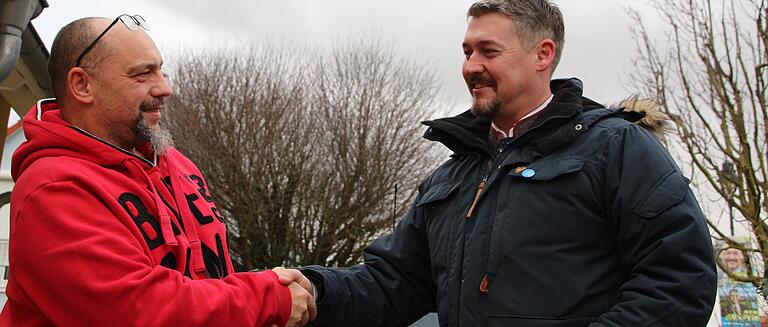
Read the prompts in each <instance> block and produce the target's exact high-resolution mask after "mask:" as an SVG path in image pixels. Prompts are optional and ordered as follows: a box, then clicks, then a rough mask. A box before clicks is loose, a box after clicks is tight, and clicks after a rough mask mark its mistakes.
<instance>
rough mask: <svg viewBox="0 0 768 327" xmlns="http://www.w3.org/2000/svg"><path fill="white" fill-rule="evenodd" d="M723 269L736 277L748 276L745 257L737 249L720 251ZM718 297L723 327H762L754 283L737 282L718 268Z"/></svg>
mask: <svg viewBox="0 0 768 327" xmlns="http://www.w3.org/2000/svg"><path fill="white" fill-rule="evenodd" d="M718 260H720V262H721V264H722V266H723V269H725V270H727V271H729V272H731V273H732V274H735V275H743V276H746V275H747V273H746V271H747V265H746V263H745V260H744V255H743V253H742V252H741V251H740V250H737V249H733V248H730V249H725V250H723V251H720V255H719V257H718ZM717 273H718V283H717V286H718V291H717V293H718V296H719V297H720V317H721V322H722V326H723V327H728V326H734V327H736V326H738V327H747V326H754V327H760V325H761V324H760V310H759V308H758V305H757V303H758V302H757V289H756V288H755V286H754V285H752V283H743V282H737V281H735V280H733V279H732V278H730V277H729V276H728V274H726V273H725V272H724V271H723V270H721V269H720V267H718V272H717Z"/></svg>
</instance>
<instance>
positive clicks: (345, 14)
mask: <svg viewBox="0 0 768 327" xmlns="http://www.w3.org/2000/svg"><path fill="white" fill-rule="evenodd" d="M639 1H642V0H610V1H606V0H578V1H577V0H559V1H558V0H556V1H555V2H556V3H557V4H558V5H559V6H560V8H561V10H562V11H563V15H564V16H565V25H566V37H565V39H566V47H565V52H564V53H563V58H562V60H561V64H560V66H559V67H558V70H557V71H556V72H555V76H556V77H579V78H581V79H582V80H583V81H584V83H585V89H586V90H585V93H586V95H587V96H589V97H591V98H593V99H594V100H596V101H598V102H601V103H604V104H610V103H614V102H617V101H618V100H621V99H623V98H625V97H626V96H627V95H629V94H631V93H634V92H633V91H632V90H628V89H627V87H626V84H627V83H626V82H625V81H626V79H627V78H626V76H627V74H629V73H631V72H632V57H633V51H634V43H633V41H632V39H631V37H630V32H629V25H630V23H631V22H630V20H629V18H628V16H627V14H626V8H627V7H629V6H632V7H634V8H639V9H640V10H641V11H642V12H645V13H648V16H649V19H650V16H651V14H653V12H652V11H651V10H648V8H647V7H646V6H643V5H642V4H641V3H639ZM473 2H474V1H473V0H450V1H446V0H368V1H359V0H325V1H310V0H281V1H254V0H218V1H208V0H183V1H181V0H162V1H150V0H133V1H96V0H66V1H65V0H49V1H48V3H49V4H50V7H49V8H46V9H45V10H44V11H43V12H42V14H41V15H40V16H39V17H37V18H36V19H35V20H33V25H34V26H35V28H36V29H37V31H38V33H39V34H40V36H41V38H42V39H43V41H44V42H45V43H46V45H47V46H48V47H49V48H50V44H51V41H52V40H53V38H54V36H55V34H56V32H57V31H58V30H59V28H61V27H62V26H64V25H65V24H67V23H68V22H70V21H72V20H75V19H77V18H81V17H89V16H101V17H109V18H112V17H116V16H118V15H119V14H123V13H127V14H140V15H142V16H143V17H144V18H145V19H146V20H147V21H148V22H149V24H150V25H151V29H152V30H151V31H150V32H149V34H150V35H151V36H152V37H153V39H154V40H155V42H156V43H157V45H158V47H159V48H160V50H161V52H162V53H163V55H164V57H165V58H166V61H169V60H171V61H172V58H173V55H174V54H178V53H179V51H181V49H184V48H187V47H211V46H215V45H216V44H221V43H222V42H224V41H226V42H229V43H230V44H231V43H232V42H251V41H255V42H287V43H288V44H297V45H302V46H303V45H311V46H327V45H329V44H332V43H333V42H336V41H338V40H340V39H344V38H348V37H353V38H354V37H365V36H366V35H377V36H378V37H379V38H381V39H382V40H383V41H385V42H388V43H389V44H391V45H392V46H393V47H395V48H394V49H393V50H394V51H395V52H396V53H397V54H399V55H402V56H407V57H409V58H411V59H413V60H414V61H416V62H418V63H420V64H424V65H427V66H428V67H430V68H433V69H435V70H436V71H437V74H436V75H437V77H438V78H439V80H440V82H441V83H442V84H443V86H444V91H445V94H446V95H447V97H449V98H450V99H451V100H450V104H446V106H448V107H449V108H447V111H450V112H453V113H457V112H460V111H462V110H463V109H466V108H468V106H469V103H470V97H469V94H468V92H467V90H466V87H465V85H464V82H463V80H462V78H461V73H460V68H461V63H462V60H463V55H462V49H461V42H462V40H463V37H464V32H465V29H466V16H465V14H466V10H467V8H468V7H469V6H470V4H472V3H473ZM651 26H653V24H651ZM296 55H301V52H299V51H297V53H296Z"/></svg>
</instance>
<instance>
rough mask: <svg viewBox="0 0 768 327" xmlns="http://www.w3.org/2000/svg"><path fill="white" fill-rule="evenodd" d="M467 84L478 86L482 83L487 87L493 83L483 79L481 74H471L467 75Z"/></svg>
mask: <svg viewBox="0 0 768 327" xmlns="http://www.w3.org/2000/svg"><path fill="white" fill-rule="evenodd" d="M467 82H469V83H472V84H480V83H482V84H489V85H490V84H492V83H493V81H491V80H489V79H487V78H485V77H483V75H482V74H472V75H469V76H468V77H467Z"/></svg>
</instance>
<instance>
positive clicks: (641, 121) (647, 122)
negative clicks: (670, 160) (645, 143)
mask: <svg viewBox="0 0 768 327" xmlns="http://www.w3.org/2000/svg"><path fill="white" fill-rule="evenodd" d="M611 107H613V108H624V112H625V114H624V118H626V119H627V120H629V121H631V122H633V123H635V124H637V125H638V126H640V127H642V128H645V129H646V130H648V131H649V132H651V133H652V134H653V135H654V136H656V138H658V139H659V140H662V141H664V140H665V139H666V135H667V133H669V132H670V130H671V128H672V126H671V124H672V120H671V119H670V118H669V116H668V115H667V114H665V113H663V112H662V111H661V105H660V104H659V103H658V102H657V101H656V100H654V99H641V98H640V97H638V96H637V95H634V96H631V97H629V98H627V99H625V100H622V101H621V102H619V103H618V104H615V105H613V106H611Z"/></svg>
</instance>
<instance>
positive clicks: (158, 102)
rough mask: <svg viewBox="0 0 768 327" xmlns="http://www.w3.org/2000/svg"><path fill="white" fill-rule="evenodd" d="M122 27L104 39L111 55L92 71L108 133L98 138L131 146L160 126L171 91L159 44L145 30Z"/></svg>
mask: <svg viewBox="0 0 768 327" xmlns="http://www.w3.org/2000/svg"><path fill="white" fill-rule="evenodd" d="M118 25H119V26H115V27H113V28H112V29H110V30H109V32H108V33H107V34H106V35H105V37H104V38H103V39H102V40H100V42H107V43H108V46H109V54H108V55H107V56H106V57H105V58H103V59H102V60H99V61H98V62H97V64H98V66H97V68H96V70H95V71H94V74H93V79H92V82H93V88H94V90H93V91H94V92H93V94H94V99H93V105H94V109H95V110H96V111H97V112H96V113H95V114H96V115H97V116H98V117H97V120H98V121H99V124H100V125H102V126H101V127H102V128H103V130H104V131H105V133H106V134H107V135H103V136H102V135H99V136H102V137H104V138H105V139H107V140H108V141H110V142H112V143H114V144H116V145H118V146H120V147H124V148H126V149H132V148H134V147H135V146H136V145H137V144H138V143H140V142H146V141H150V139H151V135H152V132H153V131H159V130H161V127H160V120H161V110H162V106H163V99H164V98H165V97H167V96H170V95H171V94H172V92H171V88H170V86H169V85H168V82H167V80H166V79H165V76H164V75H163V73H162V72H161V67H162V64H163V60H162V57H161V55H160V52H159V51H158V49H157V47H156V46H155V44H154V42H152V40H151V39H150V38H149V36H148V35H147V34H146V33H144V31H142V30H137V31H132V30H129V29H127V28H126V27H125V26H124V25H122V24H120V23H118Z"/></svg>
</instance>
